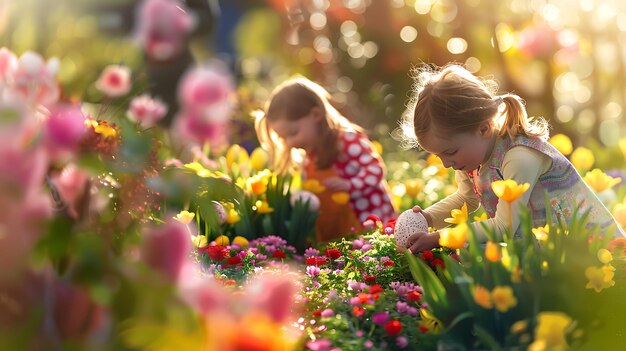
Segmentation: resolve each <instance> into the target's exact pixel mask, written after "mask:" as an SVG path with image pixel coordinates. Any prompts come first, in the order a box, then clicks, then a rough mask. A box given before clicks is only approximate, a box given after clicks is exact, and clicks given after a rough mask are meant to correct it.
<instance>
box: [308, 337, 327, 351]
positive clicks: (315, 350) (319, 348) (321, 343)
mask: <svg viewBox="0 0 626 351" xmlns="http://www.w3.org/2000/svg"><path fill="white" fill-rule="evenodd" d="M331 345H332V342H331V341H330V340H328V339H319V340H315V341H309V342H307V343H306V347H307V348H308V349H309V350H312V351H327V350H328V348H330V346H331Z"/></svg>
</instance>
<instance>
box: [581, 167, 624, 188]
mask: <svg viewBox="0 0 626 351" xmlns="http://www.w3.org/2000/svg"><path fill="white" fill-rule="evenodd" d="M583 179H584V180H585V183H587V185H589V187H591V189H593V191H595V192H596V193H601V192H603V191H605V190H608V189H611V188H612V187H614V186H615V185H616V184H618V183H619V182H621V181H622V178H619V177H618V178H613V177H611V176H610V175H608V174H606V173H604V172H602V170H601V169H599V168H595V169H594V170H593V171H591V172H587V174H585V177H584V178H583Z"/></svg>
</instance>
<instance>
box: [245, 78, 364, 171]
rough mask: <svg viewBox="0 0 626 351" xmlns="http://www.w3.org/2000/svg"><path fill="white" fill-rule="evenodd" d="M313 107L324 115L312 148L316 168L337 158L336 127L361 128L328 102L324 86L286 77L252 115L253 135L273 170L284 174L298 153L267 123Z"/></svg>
mask: <svg viewBox="0 0 626 351" xmlns="http://www.w3.org/2000/svg"><path fill="white" fill-rule="evenodd" d="M314 107H318V108H320V109H322V111H324V115H325V119H324V120H323V121H322V122H321V123H320V135H319V143H318V144H317V147H316V148H315V153H316V156H317V163H316V166H317V167H318V168H319V169H324V168H328V167H330V166H331V165H332V163H333V162H334V161H335V159H336V158H337V155H338V153H339V149H338V146H337V138H338V132H339V131H340V130H355V131H362V129H361V128H360V127H359V126H357V125H355V124H353V123H351V122H350V121H348V119H347V118H345V117H344V116H342V115H341V113H339V111H337V109H336V108H335V107H333V105H331V103H330V94H329V93H328V91H326V89H324V88H322V87H321V86H320V85H319V84H317V83H314V82H312V81H311V80H309V79H307V78H304V77H295V78H290V79H288V80H286V81H284V82H283V83H281V84H280V85H278V86H277V87H276V88H274V90H273V91H272V93H271V95H270V97H269V99H268V100H267V102H266V103H265V108H264V111H257V112H256V116H255V123H254V127H255V129H256V133H257V137H258V138H259V142H260V143H261V147H263V148H264V149H266V150H267V151H268V153H269V155H270V164H271V165H272V166H273V169H274V170H275V171H277V172H280V173H284V172H287V171H289V170H290V169H292V168H294V167H297V166H299V161H300V159H301V157H302V154H301V153H298V151H297V150H290V149H289V148H288V147H287V145H285V142H284V140H283V139H282V138H280V136H278V134H277V133H276V132H275V131H274V130H272V129H271V128H270V127H269V125H268V123H267V122H268V121H277V120H280V119H286V120H288V121H297V120H299V119H300V118H302V117H305V116H306V115H308V114H309V113H310V112H311V109H313V108H314ZM329 145H335V147H329Z"/></svg>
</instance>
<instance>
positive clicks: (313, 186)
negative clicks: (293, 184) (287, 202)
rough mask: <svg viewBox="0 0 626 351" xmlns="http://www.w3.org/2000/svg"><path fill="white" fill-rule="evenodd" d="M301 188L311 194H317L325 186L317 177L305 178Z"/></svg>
mask: <svg viewBox="0 0 626 351" xmlns="http://www.w3.org/2000/svg"><path fill="white" fill-rule="evenodd" d="M302 189H303V190H306V191H310V192H312V193H313V194H319V193H321V192H323V191H325V190H326V187H325V186H323V185H322V184H320V182H319V180H317V179H307V180H306V181H305V182H304V184H302Z"/></svg>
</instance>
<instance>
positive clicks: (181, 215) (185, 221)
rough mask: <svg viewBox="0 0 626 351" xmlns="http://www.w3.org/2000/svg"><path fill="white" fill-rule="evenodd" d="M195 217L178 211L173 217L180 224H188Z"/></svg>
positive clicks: (189, 213) (191, 213)
mask: <svg viewBox="0 0 626 351" xmlns="http://www.w3.org/2000/svg"><path fill="white" fill-rule="evenodd" d="M195 216H196V214H195V213H193V212H189V211H180V212H179V213H178V214H177V215H176V216H175V217H173V218H174V219H175V220H177V221H179V222H180V223H182V224H189V223H191V221H193V218H194V217H195Z"/></svg>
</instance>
